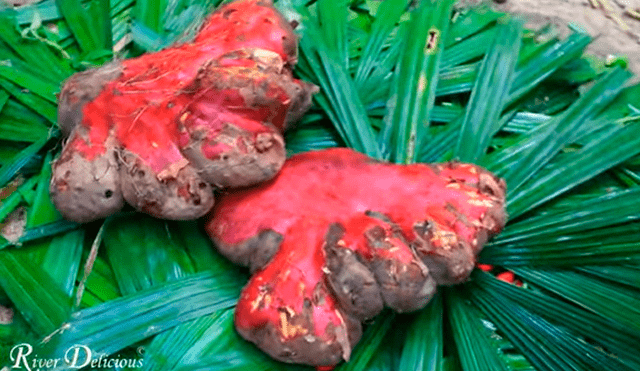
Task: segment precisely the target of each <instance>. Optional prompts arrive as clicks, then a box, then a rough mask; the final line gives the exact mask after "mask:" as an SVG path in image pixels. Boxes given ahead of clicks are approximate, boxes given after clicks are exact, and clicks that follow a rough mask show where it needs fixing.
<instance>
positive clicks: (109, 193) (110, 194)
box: [104, 189, 113, 198]
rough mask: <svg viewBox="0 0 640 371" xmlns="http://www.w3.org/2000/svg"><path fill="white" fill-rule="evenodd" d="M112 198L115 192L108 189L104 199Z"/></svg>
mask: <svg viewBox="0 0 640 371" xmlns="http://www.w3.org/2000/svg"><path fill="white" fill-rule="evenodd" d="M111 196H113V191H112V190H110V189H107V190H106V191H105V192H104V197H105V198H111Z"/></svg>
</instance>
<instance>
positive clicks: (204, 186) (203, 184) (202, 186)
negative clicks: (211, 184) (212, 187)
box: [198, 182, 207, 189]
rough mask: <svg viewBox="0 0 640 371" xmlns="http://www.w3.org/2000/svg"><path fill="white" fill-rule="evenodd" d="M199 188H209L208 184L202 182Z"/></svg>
mask: <svg viewBox="0 0 640 371" xmlns="http://www.w3.org/2000/svg"><path fill="white" fill-rule="evenodd" d="M198 187H200V189H205V188H207V184H206V183H205V182H200V184H198Z"/></svg>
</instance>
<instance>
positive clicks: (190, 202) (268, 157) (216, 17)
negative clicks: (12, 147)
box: [51, 0, 317, 222]
mask: <svg viewBox="0 0 640 371" xmlns="http://www.w3.org/2000/svg"><path fill="white" fill-rule="evenodd" d="M296 61H297V39H296V36H295V34H294V33H293V30H292V28H291V26H290V25H289V24H288V23H287V22H286V21H285V20H284V18H283V17H282V16H281V15H280V14H279V13H278V12H277V11H276V10H275V8H274V7H273V6H272V5H271V2H270V1H267V0H239V1H236V2H232V3H229V4H226V5H224V6H222V7H221V8H219V9H218V10H217V11H215V12H214V13H213V14H212V15H211V16H210V17H209V18H208V19H207V21H206V22H205V24H204V25H203V27H202V29H201V30H200V32H199V33H198V35H197V36H196V37H195V39H194V40H193V41H192V42H189V43H186V44H184V45H179V46H175V47H172V48H170V49H166V50H163V51H160V52H157V53H153V54H146V55H143V56H141V57H139V58H136V59H129V60H124V61H115V62H112V63H110V64H107V65H105V66H103V67H101V68H98V69H93V70H89V71H85V72H82V73H78V74H76V75H74V76H72V77H71V78H70V79H68V80H67V81H66V83H65V85H64V86H63V88H62V91H61V93H60V102H59V108H58V119H59V125H60V128H61V131H62V132H63V133H64V134H65V135H67V136H68V140H67V142H66V144H65V147H64V148H63V151H62V154H61V156H60V158H59V159H57V160H56V161H55V163H54V164H53V176H52V180H51V197H52V200H53V202H54V204H55V205H56V207H57V208H58V209H59V210H60V211H61V213H62V214H63V215H64V216H65V217H66V218H67V219H70V220H74V221H77V222H88V221H91V220H95V219H99V218H104V217H106V216H108V215H110V214H113V213H115V212H117V211H118V210H120V208H122V206H123V205H124V202H125V201H126V202H127V203H129V204H130V205H132V206H133V207H135V208H136V209H138V210H140V211H143V212H146V213H148V214H151V215H153V216H156V217H159V218H164V219H195V218H198V217H200V216H202V215H204V214H205V213H206V212H207V211H209V210H210V209H211V207H212V206H213V202H214V198H213V188H214V187H218V188H227V187H243V186H248V185H252V184H256V183H259V182H262V181H265V180H267V179H270V178H271V177H273V176H274V175H275V174H276V173H277V172H278V170H279V169H280V167H281V166H282V164H283V163H284V161H285V149H284V140H283V138H282V132H283V131H284V130H285V129H286V127H287V126H288V125H290V124H291V123H292V122H294V121H295V120H297V119H298V118H299V117H300V116H301V115H302V114H303V113H304V112H305V111H306V109H307V108H308V107H309V106H310V104H311V96H312V94H313V93H315V92H316V91H317V88H316V87H315V86H313V85H311V84H307V83H305V82H302V81H299V80H295V79H293V77H292V74H291V70H292V68H293V66H294V65H295V63H296Z"/></svg>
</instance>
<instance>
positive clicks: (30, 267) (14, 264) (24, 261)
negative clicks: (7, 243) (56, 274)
mask: <svg viewBox="0 0 640 371" xmlns="http://www.w3.org/2000/svg"><path fill="white" fill-rule="evenodd" d="M0 287H2V289H3V290H4V291H5V292H6V294H7V296H8V297H9V298H10V299H11V302H12V303H13V304H14V305H15V307H16V308H17V309H18V310H19V311H20V313H21V314H22V315H23V316H24V318H25V319H26V320H27V322H28V323H29V325H31V327H32V328H33V330H34V331H36V332H37V333H38V334H39V335H41V336H44V335H47V334H49V333H51V332H52V331H54V330H55V329H56V328H57V327H58V326H60V324H62V322H63V321H65V320H67V318H68V317H69V313H70V309H71V299H70V298H68V297H67V296H66V295H65V294H64V292H63V291H62V290H60V289H59V288H58V286H57V285H56V284H55V283H54V282H53V280H52V279H51V277H49V275H48V274H47V273H46V272H44V271H43V270H42V269H41V268H40V267H39V266H37V265H35V264H33V261H32V260H31V258H30V257H29V255H28V254H27V251H0Z"/></svg>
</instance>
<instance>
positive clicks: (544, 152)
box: [482, 68, 630, 199]
mask: <svg viewBox="0 0 640 371" xmlns="http://www.w3.org/2000/svg"><path fill="white" fill-rule="evenodd" d="M629 74H630V73H629V72H628V71H624V70H622V69H619V68H616V69H614V70H612V71H611V72H610V73H608V74H607V75H605V76H603V77H602V78H601V79H600V80H599V81H598V83H597V84H596V85H594V86H593V87H592V88H591V89H589V91H587V92H586V93H585V94H584V95H583V96H582V97H581V98H580V99H578V100H577V101H576V102H575V103H573V104H572V105H571V107H570V108H569V109H567V110H566V111H564V112H563V113H562V114H560V115H559V116H556V117H554V118H553V119H552V120H551V121H550V122H548V123H547V124H546V125H542V126H540V127H539V128H538V129H536V130H535V132H532V133H530V135H527V136H525V137H523V139H522V140H521V141H520V143H518V144H516V145H513V146H509V147H508V148H506V149H504V150H499V151H495V152H493V153H491V154H490V155H488V156H485V158H483V159H482V163H483V164H486V166H487V167H488V168H489V169H490V170H492V171H494V172H495V173H497V174H498V175H499V176H501V177H503V178H505V180H506V182H507V184H508V197H507V198H508V199H509V197H510V196H512V195H514V194H517V193H518V192H517V190H518V187H519V186H521V185H522V184H523V183H524V182H526V181H527V180H528V179H529V178H531V177H532V176H533V175H534V174H537V173H538V170H540V169H541V168H542V167H544V165H546V164H547V163H548V162H549V161H550V160H551V159H552V158H553V156H554V155H556V154H557V153H558V152H559V151H560V150H561V149H562V148H564V147H565V146H566V145H567V144H569V143H572V142H573V141H575V140H576V139H578V138H579V137H580V136H581V135H582V134H584V133H585V131H586V130H588V129H589V128H585V127H584V126H581V124H582V123H583V122H584V121H585V120H586V119H588V118H589V117H591V116H593V115H594V114H596V113H598V112H599V111H600V110H602V109H603V108H604V107H606V106H607V105H608V104H609V103H611V102H612V101H613V99H614V98H615V97H616V96H617V95H618V93H620V91H621V90H622V87H623V85H624V83H625V81H626V80H627V79H628V78H629Z"/></svg>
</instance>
